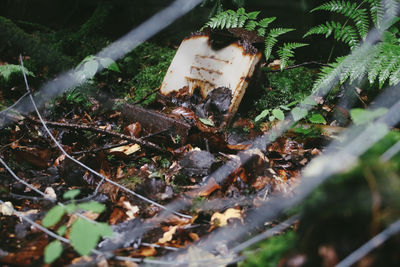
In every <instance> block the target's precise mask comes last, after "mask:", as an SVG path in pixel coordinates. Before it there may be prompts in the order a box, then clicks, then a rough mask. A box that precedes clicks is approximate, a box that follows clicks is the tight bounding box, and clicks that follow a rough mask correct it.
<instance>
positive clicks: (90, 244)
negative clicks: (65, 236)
mask: <svg viewBox="0 0 400 267" xmlns="http://www.w3.org/2000/svg"><path fill="white" fill-rule="evenodd" d="M111 235H112V228H111V227H110V226H109V225H108V224H106V223H96V224H94V223H91V222H89V221H87V220H84V219H81V218H78V219H77V220H76V221H75V222H74V224H73V225H72V226H71V231H70V234H69V236H70V240H71V245H72V247H73V248H74V249H75V250H76V251H77V252H78V253H79V254H80V255H88V254H89V253H90V252H91V251H92V249H94V248H95V247H96V246H97V243H98V242H99V240H100V237H109V236H111Z"/></svg>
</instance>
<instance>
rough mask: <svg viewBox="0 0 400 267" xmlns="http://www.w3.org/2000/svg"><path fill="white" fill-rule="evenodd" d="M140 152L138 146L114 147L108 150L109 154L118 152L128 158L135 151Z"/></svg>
mask: <svg viewBox="0 0 400 267" xmlns="http://www.w3.org/2000/svg"><path fill="white" fill-rule="evenodd" d="M139 150H140V146H139V145H138V144H132V145H126V146H119V147H114V148H111V149H110V150H109V152H110V153H113V152H120V153H124V154H125V155H127V156H129V155H131V154H133V153H135V152H137V151H139Z"/></svg>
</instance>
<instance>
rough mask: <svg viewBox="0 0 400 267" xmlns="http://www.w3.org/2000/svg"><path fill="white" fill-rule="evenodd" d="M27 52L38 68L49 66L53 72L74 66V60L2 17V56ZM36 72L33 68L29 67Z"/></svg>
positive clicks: (12, 55)
mask: <svg viewBox="0 0 400 267" xmlns="http://www.w3.org/2000/svg"><path fill="white" fill-rule="evenodd" d="M21 51H25V53H26V54H27V55H29V56H30V57H31V58H32V59H33V60H34V61H35V62H37V66H41V67H43V66H48V67H49V68H50V69H51V71H54V72H58V71H61V70H65V69H67V68H68V67H70V66H71V65H72V60H71V59H70V58H68V57H66V56H65V55H63V54H62V53H60V51H57V50H56V49H54V48H53V47H52V46H51V45H50V46H49V44H47V43H44V42H42V41H41V40H40V39H39V38H38V37H36V36H32V35H30V34H27V33H25V32H24V31H23V30H22V29H21V28H19V27H18V26H17V25H15V24H14V23H13V22H12V21H11V20H9V19H7V18H4V17H1V16H0V55H2V56H3V57H5V58H12V57H15V56H17V55H18V54H19V53H20V52H21ZM27 67H29V68H31V69H32V71H34V72H35V69H34V68H32V66H27Z"/></svg>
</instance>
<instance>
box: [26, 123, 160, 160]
mask: <svg viewBox="0 0 400 267" xmlns="http://www.w3.org/2000/svg"><path fill="white" fill-rule="evenodd" d="M27 119H28V120H29V121H31V122H33V123H35V124H42V123H41V122H40V120H38V119H35V118H33V117H30V116H28V117H27ZM46 124H47V125H48V126H51V127H56V128H65V129H72V130H79V131H91V132H96V133H100V134H104V135H108V136H112V137H115V138H119V139H122V140H127V141H130V142H132V143H138V144H140V145H142V146H145V147H148V148H151V149H154V150H157V151H161V152H166V150H164V149H162V148H161V147H160V146H158V145H156V144H154V143H152V142H148V141H144V140H142V139H140V138H136V137H133V136H129V135H126V134H121V133H117V132H114V131H109V130H104V129H100V128H97V127H94V126H90V125H84V124H75V123H62V122H53V121H46Z"/></svg>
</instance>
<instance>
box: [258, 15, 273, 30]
mask: <svg viewBox="0 0 400 267" xmlns="http://www.w3.org/2000/svg"><path fill="white" fill-rule="evenodd" d="M275 19H276V17H271V18H264V19H262V20H260V21H259V22H258V26H260V27H263V28H267V27H268V25H269V24H271V23H272V22H273V21H274V20H275Z"/></svg>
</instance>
